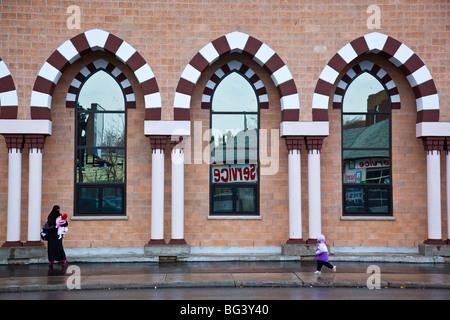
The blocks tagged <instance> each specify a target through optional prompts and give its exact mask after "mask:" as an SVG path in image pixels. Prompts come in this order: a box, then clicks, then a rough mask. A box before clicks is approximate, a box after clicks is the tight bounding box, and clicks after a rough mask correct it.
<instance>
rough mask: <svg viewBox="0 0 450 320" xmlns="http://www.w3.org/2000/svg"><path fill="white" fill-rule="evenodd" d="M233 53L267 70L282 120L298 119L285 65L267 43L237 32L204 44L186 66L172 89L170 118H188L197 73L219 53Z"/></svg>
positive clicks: (291, 81) (297, 103)
mask: <svg viewBox="0 0 450 320" xmlns="http://www.w3.org/2000/svg"><path fill="white" fill-rule="evenodd" d="M233 52H238V53H242V54H245V55H247V56H249V57H250V58H252V59H253V60H254V61H256V62H257V63H258V64H259V65H260V66H262V67H263V68H264V69H265V70H266V71H267V73H268V74H269V75H270V77H271V78H272V81H273V82H274V84H275V86H276V87H277V89H278V93H279V95H280V101H281V113H282V116H281V118H282V121H298V120H299V114H300V101H299V98H298V92H297V86H296V85H295V81H294V78H293V77H292V74H291V72H290V71H289V68H288V67H287V65H286V64H285V63H284V62H283V60H282V59H281V58H280V56H279V55H278V54H277V53H276V52H275V51H274V50H273V49H272V48H270V47H269V46H268V45H267V44H265V43H263V42H261V41H259V40H258V39H255V38H254V37H252V36H249V35H248V34H245V33H242V32H239V31H235V32H232V33H229V34H227V35H224V36H222V37H220V38H217V39H216V40H214V41H212V42H210V43H208V44H207V45H206V46H204V47H203V48H202V49H201V50H200V51H199V52H198V53H197V54H196V55H195V56H194V57H193V58H192V60H191V61H190V62H189V64H188V65H187V66H186V68H185V69H184V71H183V73H182V74H181V77H180V80H179V82H178V86H177V88H176V91H175V98H174V120H190V112H189V111H190V104H191V96H192V92H193V91H194V87H195V85H196V84H197V81H198V79H199V78H200V75H201V74H202V72H203V71H204V70H205V69H206V68H207V67H208V66H210V65H211V64H213V63H214V62H215V61H217V59H219V58H220V57H221V56H223V55H225V54H228V53H233Z"/></svg>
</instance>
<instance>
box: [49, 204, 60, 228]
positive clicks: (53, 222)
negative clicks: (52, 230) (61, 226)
mask: <svg viewBox="0 0 450 320" xmlns="http://www.w3.org/2000/svg"><path fill="white" fill-rule="evenodd" d="M59 209H60V208H59V206H58V205H55V206H53V209H52V212H50V214H49V215H48V218H47V222H48V224H49V226H50V227H54V226H56V219H57V218H58V217H59V216H60V215H61V213H60V212H59Z"/></svg>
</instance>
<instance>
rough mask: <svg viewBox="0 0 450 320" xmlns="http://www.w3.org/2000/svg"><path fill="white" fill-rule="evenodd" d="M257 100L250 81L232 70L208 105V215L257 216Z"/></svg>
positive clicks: (223, 79) (216, 89) (215, 91)
mask: <svg viewBox="0 0 450 320" xmlns="http://www.w3.org/2000/svg"><path fill="white" fill-rule="evenodd" d="M258 127H259V99H258V97H257V95H256V91H255V89H254V88H253V86H252V84H251V83H250V81H249V80H248V79H247V78H245V76H244V75H242V74H241V73H239V72H236V71H232V72H230V73H228V74H227V75H225V76H224V77H223V78H222V80H221V81H220V82H219V83H218V84H217V86H216V88H215V90H214V93H213V96H212V103H211V146H212V149H211V164H212V165H211V173H210V174H211V206H210V208H211V214H212V215H215V214H228V215H229V214H233V215H239V214H247V215H249V214H258V198H259V196H258V195H259V181H258V180H259V179H258V143H259V142H258Z"/></svg>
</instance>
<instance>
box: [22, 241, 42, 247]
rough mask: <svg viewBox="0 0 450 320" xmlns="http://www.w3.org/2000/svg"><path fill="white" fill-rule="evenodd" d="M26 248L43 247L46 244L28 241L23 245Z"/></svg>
mask: <svg viewBox="0 0 450 320" xmlns="http://www.w3.org/2000/svg"><path fill="white" fill-rule="evenodd" d="M23 246H24V247H43V246H44V243H43V242H42V241H39V240H38V241H27V242H25V243H24V244H23Z"/></svg>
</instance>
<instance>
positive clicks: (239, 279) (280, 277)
mask: <svg viewBox="0 0 450 320" xmlns="http://www.w3.org/2000/svg"><path fill="white" fill-rule="evenodd" d="M233 279H234V280H235V283H236V286H237V287H255V286H257V287H301V286H302V282H301V281H300V280H299V278H298V277H297V276H296V275H295V273H293V272H289V273H269V272H264V273H233Z"/></svg>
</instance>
